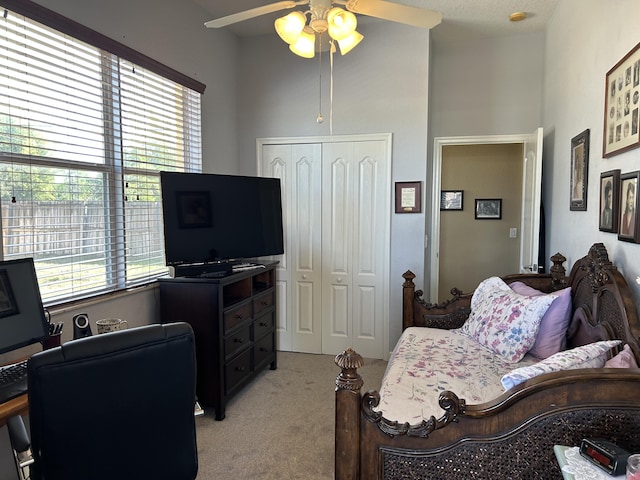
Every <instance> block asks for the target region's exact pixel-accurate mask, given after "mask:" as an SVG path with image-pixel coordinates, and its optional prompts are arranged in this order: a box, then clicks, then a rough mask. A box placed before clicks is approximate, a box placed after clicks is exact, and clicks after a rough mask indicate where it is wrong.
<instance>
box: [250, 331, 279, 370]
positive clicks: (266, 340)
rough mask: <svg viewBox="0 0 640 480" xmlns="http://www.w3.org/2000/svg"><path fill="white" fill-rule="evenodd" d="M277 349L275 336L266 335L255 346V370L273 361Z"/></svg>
mask: <svg viewBox="0 0 640 480" xmlns="http://www.w3.org/2000/svg"><path fill="white" fill-rule="evenodd" d="M274 352H275V348H274V345H273V334H271V335H266V336H265V337H263V338H261V339H260V340H258V341H257V342H255V343H254V344H253V368H254V370H258V369H259V368H260V367H261V366H262V364H263V363H265V362H270V361H272V359H273V353H274Z"/></svg>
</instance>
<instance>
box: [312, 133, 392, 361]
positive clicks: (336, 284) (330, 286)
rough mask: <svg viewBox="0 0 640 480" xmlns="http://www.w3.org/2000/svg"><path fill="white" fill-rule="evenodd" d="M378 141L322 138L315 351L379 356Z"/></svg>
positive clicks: (383, 153) (384, 175) (385, 173)
mask: <svg viewBox="0 0 640 480" xmlns="http://www.w3.org/2000/svg"><path fill="white" fill-rule="evenodd" d="M386 145H387V144H386V142H384V141H362V142H336V143H326V144H324V145H323V152H322V153H323V161H322V208H323V212H322V266H323V269H322V298H323V300H322V307H323V312H322V318H323V325H322V334H323V340H322V351H323V353H329V354H336V353H339V352H340V351H342V350H344V349H345V348H347V347H353V348H354V349H355V350H356V351H357V352H358V353H360V354H361V355H362V356H364V357H367V358H383V356H384V348H383V342H384V339H385V338H386V335H385V333H384V328H388V324H387V322H386V321H385V315H387V312H388V258H389V256H388V252H389V244H390V240H389V226H388V218H389V208H390V200H389V199H390V187H389V183H390V182H389V165H388V163H389V162H388V158H387V157H388V154H387V147H386Z"/></svg>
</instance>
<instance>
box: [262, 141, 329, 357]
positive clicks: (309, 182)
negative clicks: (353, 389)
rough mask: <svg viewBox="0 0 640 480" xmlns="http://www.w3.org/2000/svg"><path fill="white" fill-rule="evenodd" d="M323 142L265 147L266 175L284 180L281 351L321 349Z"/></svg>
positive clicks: (279, 281) (279, 290)
mask: <svg viewBox="0 0 640 480" xmlns="http://www.w3.org/2000/svg"><path fill="white" fill-rule="evenodd" d="M321 159H322V147H321V145H320V144H293V145H291V144H289V145H263V147H262V172H261V175H262V176H266V177H276V178H279V179H280V181H281V187H282V210H283V216H284V218H283V223H284V243H285V249H284V250H285V253H284V255H280V256H278V257H274V258H275V259H277V260H280V264H279V265H278V268H277V275H276V277H277V288H276V290H277V294H278V312H277V348H278V350H283V351H294V352H306V353H321V351H322V318H321V314H322V306H321V301H322V295H321V291H320V290H321V280H322V261H321V254H322V248H321V221H322V217H321V202H320V200H319V199H320V198H321V196H322V194H321V178H322V176H321Z"/></svg>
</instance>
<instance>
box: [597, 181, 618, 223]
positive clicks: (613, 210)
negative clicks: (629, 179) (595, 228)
mask: <svg viewBox="0 0 640 480" xmlns="http://www.w3.org/2000/svg"><path fill="white" fill-rule="evenodd" d="M619 190H620V170H611V171H609V172H602V173H601V174H600V222H599V224H600V230H601V231H603V232H612V233H616V232H617V231H618V212H619V211H620V192H619Z"/></svg>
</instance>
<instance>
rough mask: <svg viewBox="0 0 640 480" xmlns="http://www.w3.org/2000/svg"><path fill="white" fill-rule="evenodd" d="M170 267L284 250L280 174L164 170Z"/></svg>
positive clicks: (163, 187) (163, 195) (164, 204)
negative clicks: (242, 174) (271, 176)
mask: <svg viewBox="0 0 640 480" xmlns="http://www.w3.org/2000/svg"><path fill="white" fill-rule="evenodd" d="M160 186H161V192H162V212H163V217H164V245H165V260H166V264H167V265H169V266H179V265H190V264H213V263H219V262H227V263H228V262H233V261H244V260H246V259H252V258H256V257H264V256H269V255H280V254H282V253H284V242H283V230H282V197H281V190H280V179H277V178H265V177H249V176H239V175H219V174H206V173H178V172H161V173H160Z"/></svg>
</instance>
